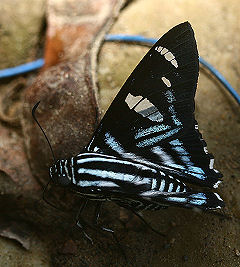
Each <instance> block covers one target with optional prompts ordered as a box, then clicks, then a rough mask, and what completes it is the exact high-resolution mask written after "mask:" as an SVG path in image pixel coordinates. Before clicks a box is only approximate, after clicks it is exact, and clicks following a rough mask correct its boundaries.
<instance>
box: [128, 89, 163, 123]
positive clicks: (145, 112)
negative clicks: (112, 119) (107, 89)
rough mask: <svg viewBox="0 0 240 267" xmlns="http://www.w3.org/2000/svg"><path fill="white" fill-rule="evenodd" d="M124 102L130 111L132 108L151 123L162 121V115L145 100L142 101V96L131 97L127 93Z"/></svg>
mask: <svg viewBox="0 0 240 267" xmlns="http://www.w3.org/2000/svg"><path fill="white" fill-rule="evenodd" d="M125 102H126V103H127V104H128V107H129V108H130V109H133V108H134V110H135V111H136V112H137V113H139V114H140V115H142V116H143V117H147V118H148V119H150V120H151V121H157V122H162V121H163V115H162V114H161V113H160V112H159V111H158V109H157V107H155V106H154V105H153V104H152V103H151V102H150V101H149V100H148V99H147V98H144V99H143V97H142V96H133V95H131V94H130V93H129V94H128V95H127V97H126V99H125Z"/></svg>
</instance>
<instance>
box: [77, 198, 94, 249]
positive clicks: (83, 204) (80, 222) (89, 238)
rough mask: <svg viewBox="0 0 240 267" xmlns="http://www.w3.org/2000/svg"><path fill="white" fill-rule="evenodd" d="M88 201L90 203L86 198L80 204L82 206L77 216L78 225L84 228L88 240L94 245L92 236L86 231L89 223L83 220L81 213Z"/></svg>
mask: <svg viewBox="0 0 240 267" xmlns="http://www.w3.org/2000/svg"><path fill="white" fill-rule="evenodd" d="M87 203H88V200H87V199H84V201H83V202H82V204H81V206H80V208H79V210H78V213H77V216H76V225H77V226H78V227H79V228H80V229H81V230H82V232H83V234H84V236H85V237H86V239H87V240H88V241H90V243H91V244H92V245H93V240H92V238H91V237H90V236H89V235H88V234H87V233H86V232H85V228H86V226H87V224H86V222H85V221H84V220H83V218H82V217H81V214H82V212H83V210H84V209H85V208H86V206H87Z"/></svg>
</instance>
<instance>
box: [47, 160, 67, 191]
mask: <svg viewBox="0 0 240 267" xmlns="http://www.w3.org/2000/svg"><path fill="white" fill-rule="evenodd" d="M66 164H67V162H66V160H57V161H56V163H55V164H53V165H52V166H51V167H50V169H49V175H50V178H51V180H52V182H53V183H54V184H58V185H61V186H68V185H69V184H70V183H71V177H70V176H69V174H68V170H67V168H66Z"/></svg>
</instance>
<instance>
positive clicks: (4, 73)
mask: <svg viewBox="0 0 240 267" xmlns="http://www.w3.org/2000/svg"><path fill="white" fill-rule="evenodd" d="M43 65H44V59H42V58H40V59H37V60H35V61H32V62H29V63H25V64H22V65H19V66H16V67H13V68H8V69H3V70H0V79H2V78H8V77H12V76H16V75H19V74H23V73H26V72H30V71H33V70H37V69H39V68H41V67H42V66H43Z"/></svg>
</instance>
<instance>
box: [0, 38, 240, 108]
mask: <svg viewBox="0 0 240 267" xmlns="http://www.w3.org/2000/svg"><path fill="white" fill-rule="evenodd" d="M105 41H107V42H128V43H135V44H140V45H147V46H151V45H153V44H155V42H156V41H157V39H155V38H146V37H143V36H141V35H126V34H108V35H106V36H105ZM199 61H200V63H201V64H202V65H203V66H204V67H205V68H206V69H208V70H209V71H210V72H211V73H212V74H213V75H214V76H215V77H216V78H217V79H218V80H219V81H220V83H221V84H222V85H223V86H224V87H225V88H226V89H227V90H228V92H229V93H230V94H231V95H232V96H233V98H234V99H235V100H236V102H237V103H238V104H239V105H240V95H239V94H238V93H237V92H236V91H235V89H234V88H233V87H232V86H231V85H230V83H229V82H228V81H227V80H226V79H225V78H224V77H223V75H222V74H221V73H220V72H219V71H217V70H216V69H215V68H214V67H213V66H212V65H210V64H209V63H208V62H206V61H205V60H204V59H203V58H202V57H200V58H199ZM43 65H44V59H42V58H40V59H38V60H35V61H33V62H29V63H26V64H22V65H19V66H16V67H13V68H8V69H3V70H0V79H2V78H8V77H12V76H16V75H20V74H23V73H27V72H30V71H34V70H37V69H39V68H41V67H42V66H43Z"/></svg>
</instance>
